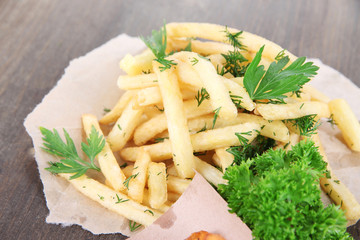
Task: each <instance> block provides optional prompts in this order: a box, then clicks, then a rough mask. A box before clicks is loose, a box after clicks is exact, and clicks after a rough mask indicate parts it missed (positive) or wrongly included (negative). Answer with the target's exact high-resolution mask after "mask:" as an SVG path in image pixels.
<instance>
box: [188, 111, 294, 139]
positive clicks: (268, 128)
mask: <svg viewBox="0 0 360 240" xmlns="http://www.w3.org/2000/svg"><path fill="white" fill-rule="evenodd" d="M213 120H214V116H211V115H210V116H209V115H206V116H201V117H198V118H194V119H190V120H189V121H188V126H189V129H190V130H191V131H192V132H198V131H203V130H206V129H209V128H211V126H212V122H213ZM247 122H255V123H258V124H260V126H261V130H260V135H262V136H265V137H268V138H272V139H274V140H276V141H280V142H284V143H286V142H288V141H289V130H288V128H287V127H286V125H285V124H284V123H283V122H282V121H280V120H274V121H268V120H265V119H263V118H262V117H261V116H256V115H253V114H247V113H238V116H237V117H236V118H235V119H233V120H230V121H226V120H223V119H218V120H217V121H216V123H215V127H214V128H223V127H227V126H233V125H236V124H241V123H247Z"/></svg>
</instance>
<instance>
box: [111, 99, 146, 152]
mask: <svg viewBox="0 0 360 240" xmlns="http://www.w3.org/2000/svg"><path fill="white" fill-rule="evenodd" d="M134 102H135V100H134V99H132V100H131V101H130V102H129V103H128V105H127V106H126V108H125V110H124V112H123V114H122V115H121V116H120V118H119V119H118V120H117V121H116V123H115V125H114V127H113V128H112V130H111V131H110V133H109V135H108V137H107V141H108V143H109V144H110V147H111V149H112V150H113V151H119V150H120V149H122V148H123V147H124V146H125V144H126V143H127V141H128V140H129V139H130V137H131V136H132V134H133V132H134V129H135V128H136V127H137V125H138V124H139V123H140V121H141V115H142V114H143V111H144V108H137V109H134V108H133V106H134Z"/></svg>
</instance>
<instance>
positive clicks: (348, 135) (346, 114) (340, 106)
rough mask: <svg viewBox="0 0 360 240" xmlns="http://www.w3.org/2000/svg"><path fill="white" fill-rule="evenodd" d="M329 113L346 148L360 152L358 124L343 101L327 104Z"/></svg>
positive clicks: (359, 127)
mask: <svg viewBox="0 0 360 240" xmlns="http://www.w3.org/2000/svg"><path fill="white" fill-rule="evenodd" d="M329 108H330V112H331V114H332V117H333V119H334V121H335V124H336V125H337V126H338V128H339V129H340V131H341V133H342V136H343V138H344V140H345V142H346V144H347V145H348V147H349V148H350V149H351V150H353V151H356V152H360V124H359V121H358V120H357V118H356V116H355V114H354V113H353V111H352V110H351V108H350V106H349V104H348V103H347V102H346V101H345V100H344V99H334V100H331V101H330V102H329Z"/></svg>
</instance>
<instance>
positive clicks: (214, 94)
mask: <svg viewBox="0 0 360 240" xmlns="http://www.w3.org/2000/svg"><path fill="white" fill-rule="evenodd" d="M172 57H173V58H176V57H179V58H181V59H183V60H187V61H188V62H191V61H195V62H196V63H194V64H193V68H194V69H195V71H196V72H197V73H198V75H199V77H200V79H201V82H202V84H203V86H204V88H205V89H206V91H207V92H208V93H209V95H210V102H211V106H212V107H213V110H214V111H218V114H219V117H220V118H223V119H226V120H230V119H234V118H235V117H236V116H237V108H236V106H235V105H234V103H233V102H232V100H231V98H230V95H229V91H228V89H227V88H226V86H225V84H224V82H223V81H222V79H221V77H220V75H218V74H217V72H216V69H215V68H214V66H213V65H212V64H211V62H209V61H207V60H205V59H203V58H201V57H200V56H199V55H198V54H196V53H192V52H179V53H175V54H174V55H173V56H172Z"/></svg>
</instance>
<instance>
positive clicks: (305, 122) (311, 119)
mask: <svg viewBox="0 0 360 240" xmlns="http://www.w3.org/2000/svg"><path fill="white" fill-rule="evenodd" d="M316 116H317V115H316V114H310V115H306V116H303V117H300V118H295V119H289V120H287V121H288V122H290V123H292V124H293V126H295V127H296V128H297V129H298V130H299V132H300V135H301V136H306V137H310V136H311V135H312V134H315V133H316V130H317V128H318V127H319V126H320V121H316Z"/></svg>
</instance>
